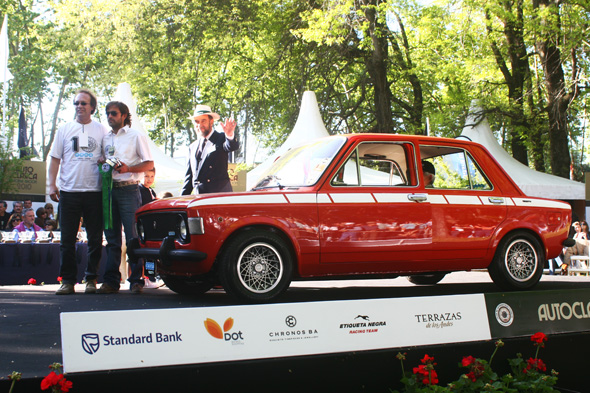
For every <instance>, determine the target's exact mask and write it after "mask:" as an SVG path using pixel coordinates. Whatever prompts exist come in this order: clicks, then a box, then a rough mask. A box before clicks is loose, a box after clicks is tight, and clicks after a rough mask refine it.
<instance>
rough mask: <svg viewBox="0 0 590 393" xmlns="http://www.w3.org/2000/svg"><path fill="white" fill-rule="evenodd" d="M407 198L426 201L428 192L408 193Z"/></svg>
mask: <svg viewBox="0 0 590 393" xmlns="http://www.w3.org/2000/svg"><path fill="white" fill-rule="evenodd" d="M408 199H409V200H410V201H414V202H426V201H427V200H428V194H408Z"/></svg>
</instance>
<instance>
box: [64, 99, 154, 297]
mask: <svg viewBox="0 0 590 393" xmlns="http://www.w3.org/2000/svg"><path fill="white" fill-rule="evenodd" d="M106 113H107V119H108V122H109V126H111V132H109V133H108V134H107V135H106V136H105V137H104V139H103V146H104V156H105V158H106V159H107V160H108V161H111V162H112V161H113V160H112V159H114V158H116V159H117V160H118V165H116V166H114V167H113V173H112V176H113V189H112V193H111V197H112V201H111V203H112V205H111V206H112V213H113V227H112V229H106V230H105V236H106V238H107V246H106V247H107V266H106V270H105V274H104V283H103V284H102V285H101V286H100V288H99V290H98V293H118V292H119V287H120V285H121V272H120V271H119V266H120V265H121V246H122V244H123V239H122V235H121V230H122V229H123V230H124V231H125V239H126V240H127V241H130V240H131V239H133V238H136V237H137V232H136V229H135V211H136V210H137V209H138V208H139V206H141V196H140V194H139V183H141V182H142V180H143V173H144V172H146V171H149V170H150V169H152V168H153V167H154V161H153V159H152V154H151V152H150V148H149V146H148V141H147V137H146V136H145V135H144V134H142V133H140V132H139V131H137V130H134V129H133V128H131V115H130V113H129V108H128V107H127V105H125V104H124V103H122V102H119V101H111V102H109V103H108V104H107V106H106ZM60 210H61V209H60ZM121 226H122V227H123V228H121ZM142 273H143V264H142V263H140V262H139V261H138V262H137V263H132V264H131V275H130V276H129V278H128V279H127V280H128V281H129V285H130V288H131V292H133V293H141V292H142V290H143V286H144V284H145V283H144V280H143V278H142Z"/></svg>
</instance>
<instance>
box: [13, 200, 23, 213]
mask: <svg viewBox="0 0 590 393" xmlns="http://www.w3.org/2000/svg"><path fill="white" fill-rule="evenodd" d="M14 213H18V214H21V215H22V214H23V203H22V202H21V201H14V202H12V211H11V212H10V215H11V216H12V215H13V214H14Z"/></svg>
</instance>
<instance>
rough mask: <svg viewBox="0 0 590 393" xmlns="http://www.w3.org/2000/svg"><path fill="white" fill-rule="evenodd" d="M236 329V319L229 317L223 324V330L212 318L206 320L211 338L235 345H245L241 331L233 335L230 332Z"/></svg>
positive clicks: (206, 327)
mask: <svg viewBox="0 0 590 393" xmlns="http://www.w3.org/2000/svg"><path fill="white" fill-rule="evenodd" d="M233 327H234V319H233V318H232V317H229V318H227V319H226V320H225V322H224V323H223V329H222V328H221V326H219V324H218V323H217V322H216V321H214V320H213V319H211V318H207V319H206V320H205V329H206V330H207V333H209V334H210V335H211V337H214V338H217V339H219V340H224V341H231V342H232V343H234V344H237V343H243V340H244V336H243V334H242V332H241V331H238V332H234V333H231V332H230V330H231V329H232V328H233Z"/></svg>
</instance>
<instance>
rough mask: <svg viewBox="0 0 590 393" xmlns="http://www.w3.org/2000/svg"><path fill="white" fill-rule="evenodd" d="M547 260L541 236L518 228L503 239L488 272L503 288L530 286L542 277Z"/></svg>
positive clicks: (516, 288)
mask: <svg viewBox="0 0 590 393" xmlns="http://www.w3.org/2000/svg"><path fill="white" fill-rule="evenodd" d="M543 261H545V252H544V251H543V247H542V246H541V243H540V242H539V240H537V239H536V238H535V237H534V236H532V235H530V234H528V233H526V232H515V233H512V234H510V235H508V236H507V237H505V238H504V239H502V241H501V242H500V245H499V246H498V249H497V250H496V255H495V256H494V259H493V260H492V263H491V264H490V266H489V267H488V272H489V274H490V277H491V278H492V280H493V281H494V283H495V284H496V285H498V286H499V287H500V288H502V289H505V290H522V289H529V288H532V287H533V286H535V285H536V284H537V283H538V282H539V280H540V279H541V276H542V275H543Z"/></svg>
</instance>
